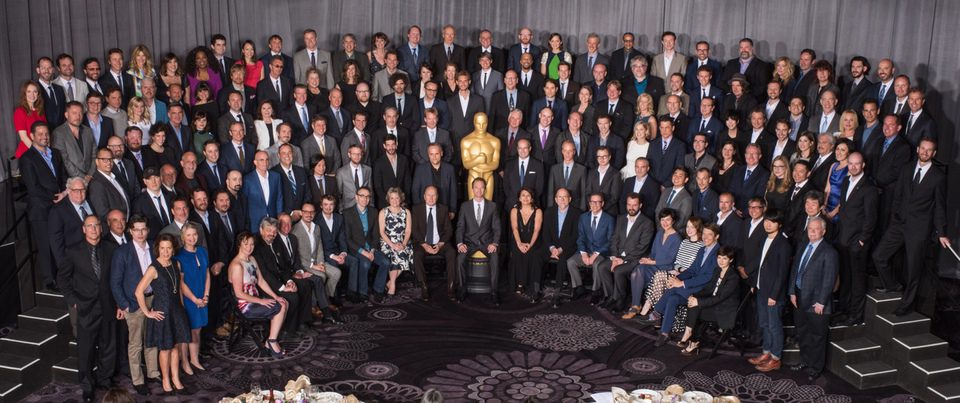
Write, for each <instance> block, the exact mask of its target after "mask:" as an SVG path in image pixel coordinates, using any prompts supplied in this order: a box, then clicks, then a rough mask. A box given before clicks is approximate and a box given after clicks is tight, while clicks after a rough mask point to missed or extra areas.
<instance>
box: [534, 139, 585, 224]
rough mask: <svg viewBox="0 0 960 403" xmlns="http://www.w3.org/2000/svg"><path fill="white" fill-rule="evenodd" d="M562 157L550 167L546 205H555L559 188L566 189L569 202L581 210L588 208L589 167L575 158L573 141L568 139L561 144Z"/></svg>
mask: <svg viewBox="0 0 960 403" xmlns="http://www.w3.org/2000/svg"><path fill="white" fill-rule="evenodd" d="M560 149H561V151H560V154H561V156H562V159H561V160H560V161H559V162H557V163H556V164H554V165H553V167H551V168H550V176H549V177H548V179H547V187H546V191H545V192H544V194H543V197H542V198H543V199H548V200H547V203H546V205H547V206H551V207H552V206H553V204H554V202H555V199H556V197H551V195H556V194H557V190H559V189H561V188H562V189H564V190H565V191H566V201H567V204H569V205H571V206H574V207H576V208H578V209H580V210H583V209H584V208H586V192H587V191H586V186H587V168H586V167H584V166H583V165H581V164H578V163H577V162H576V160H574V151H573V149H574V144H573V141H570V140H567V141H564V142H563V143H562V145H561V146H560Z"/></svg>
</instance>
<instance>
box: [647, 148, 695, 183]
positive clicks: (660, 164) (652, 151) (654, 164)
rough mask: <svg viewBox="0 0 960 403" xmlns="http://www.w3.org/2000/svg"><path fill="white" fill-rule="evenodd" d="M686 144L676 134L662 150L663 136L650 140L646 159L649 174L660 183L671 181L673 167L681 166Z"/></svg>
mask: <svg viewBox="0 0 960 403" xmlns="http://www.w3.org/2000/svg"><path fill="white" fill-rule="evenodd" d="M686 152H687V146H686V144H684V143H683V140H680V139H679V138H678V137H677V136H672V137H671V138H670V143H669V144H668V145H667V150H666V151H664V150H663V137H660V136H657V138H655V139H653V141H651V142H650V148H649V150H648V151H647V159H648V160H650V176H653V178H654V179H656V180H657V182H660V183H661V184H667V183H671V181H670V177H671V176H673V168H676V167H682V166H683V157H684V156H686Z"/></svg>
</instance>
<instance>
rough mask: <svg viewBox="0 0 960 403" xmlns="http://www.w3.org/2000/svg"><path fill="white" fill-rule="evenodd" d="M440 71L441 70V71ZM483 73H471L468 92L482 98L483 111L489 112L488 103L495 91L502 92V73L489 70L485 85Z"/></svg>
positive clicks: (479, 71)
mask: <svg viewBox="0 0 960 403" xmlns="http://www.w3.org/2000/svg"><path fill="white" fill-rule="evenodd" d="M441 71H442V70H441ZM483 75H484V73H483V71H482V70H478V71H476V72H475V73H473V80H472V82H473V84H472V85H471V87H470V92H472V93H474V94H477V95H479V96H480V97H482V98H483V106H484V110H490V102H491V101H493V94H495V93H496V92H497V91H500V90H503V73H501V72H499V71H497V70H494V69H493V68H492V67H491V68H490V73H489V74H488V76H487V84H486V85H482V84H483Z"/></svg>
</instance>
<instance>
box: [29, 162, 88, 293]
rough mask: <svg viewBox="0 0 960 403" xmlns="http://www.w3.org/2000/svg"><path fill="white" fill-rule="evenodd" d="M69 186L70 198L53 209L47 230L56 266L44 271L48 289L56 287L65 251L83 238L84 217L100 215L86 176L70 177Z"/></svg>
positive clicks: (50, 211) (50, 212) (48, 218)
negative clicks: (93, 204) (89, 198)
mask: <svg viewBox="0 0 960 403" xmlns="http://www.w3.org/2000/svg"><path fill="white" fill-rule="evenodd" d="M66 186H67V197H65V198H62V199H61V200H60V201H59V202H57V204H55V205H54V206H53V208H51V209H50V210H49V216H48V217H47V222H48V223H49V228H48V229H47V230H46V231H44V232H43V234H47V235H48V236H49V237H50V251H51V252H53V265H51V266H50V272H49V273H46V272H41V274H42V275H43V276H42V277H44V278H43V280H44V281H45V282H46V285H47V288H49V289H51V290H56V279H57V268H58V267H61V266H62V265H63V262H64V260H65V259H66V257H65V255H64V251H66V249H67V248H69V247H71V246H73V245H76V244H78V243H80V242H82V241H83V232H82V231H81V227H82V226H83V220H84V218H86V217H87V216H89V215H96V211H94V210H93V208H92V207H91V205H90V203H88V202H87V195H86V193H87V187H86V185H85V184H84V183H83V178H78V177H73V178H70V179H67V182H66ZM47 274H49V277H47Z"/></svg>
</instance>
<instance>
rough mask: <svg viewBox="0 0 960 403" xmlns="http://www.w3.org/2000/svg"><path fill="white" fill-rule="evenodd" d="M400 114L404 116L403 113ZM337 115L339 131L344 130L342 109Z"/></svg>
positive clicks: (338, 110)
mask: <svg viewBox="0 0 960 403" xmlns="http://www.w3.org/2000/svg"><path fill="white" fill-rule="evenodd" d="M400 113H401V114H403V112H402V111H401V112H400ZM336 115H337V129H340V130H343V115H341V114H340V109H337V111H336Z"/></svg>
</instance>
